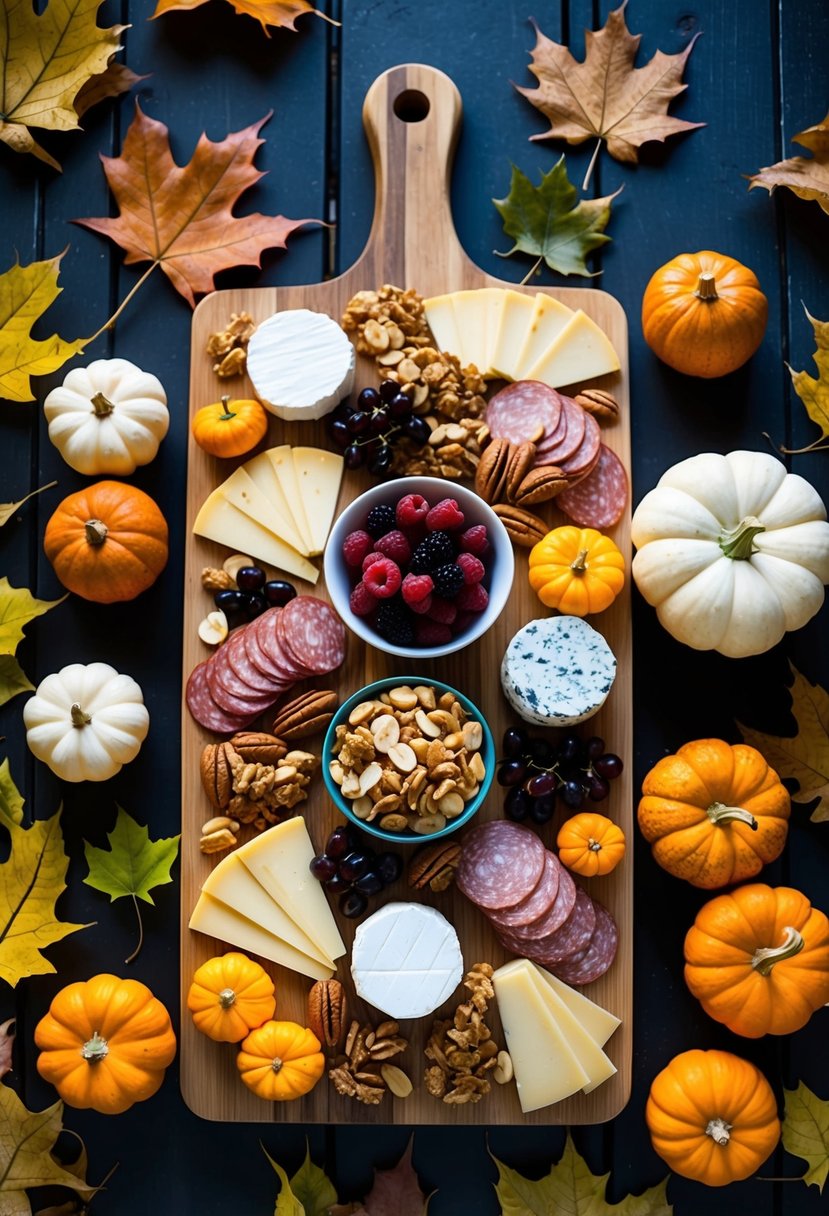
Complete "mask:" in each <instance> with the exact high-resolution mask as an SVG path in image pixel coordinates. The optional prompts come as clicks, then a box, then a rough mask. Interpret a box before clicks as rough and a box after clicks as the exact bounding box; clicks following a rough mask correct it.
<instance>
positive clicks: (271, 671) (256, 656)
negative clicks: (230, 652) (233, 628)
mask: <svg viewBox="0 0 829 1216" xmlns="http://www.w3.org/2000/svg"><path fill="white" fill-rule="evenodd" d="M252 626H253V622H251V625H249V626H248V627H247V628H246V629H245V631H244V638H245V653H246V654H247V656H248V659H249V660H250V662H251V663H252V664H253V666H254V667H255V668H256V669H257V671H259V672H261V673H262V678H263V679H267V680H271V681H272V682H273V684H275V685H276V684H278V685H279V686H280V688H282V689H285V688H287V687H288V686H289V682H288V681H287V679H286V678H285V677H283V676H282V675H280V673H279V672H277V671H276V669H275V667H274V666H273V664H272V663H271V661H270V659H269V658H268V656H267V655H266V654H265V652H264V650H263V649H262V647H261V646H260V644H259V638H258V636H257V633H256V630H255V629H254V628H253V627H252Z"/></svg>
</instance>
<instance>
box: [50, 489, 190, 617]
mask: <svg viewBox="0 0 829 1216" xmlns="http://www.w3.org/2000/svg"><path fill="white" fill-rule="evenodd" d="M43 549H44V552H45V553H46V556H47V557H48V559H49V561H50V562H51V563H52V565H53V566H54V569H55V574H56V575H57V576H58V578H59V579H60V581H61V582H62V583H63V585H64V587H66V588H67V589H68V590H69V591H74V593H75V595H80V596H81V597H82V598H83V599H85V600H93V601H94V602H95V603H98V604H114V603H116V602H118V601H120V600H133V599H135V597H136V596H137V595H140V594H141V592H142V591H146V590H147V588H148V587H151V586H152V585H153V583H154V582H155V580H156V579H157V578H158V576H159V574H160V573H161V571H162V570H163V569H164V567H165V566H166V565H167V557H168V552H169V550H168V532H167V521H166V520H165V518H164V516H163V515H162V514H161V511H160V510H159V509H158V507H157V506H156V504H155V503H154V502H153V500H152V499H151V498H150V496H149V494H145V493H144V491H143V490H139V489H137V488H136V487H135V486H130V485H126V484H125V483H124V482H121V481H98V482H96V483H95V485H92V486H87V488H86V489H85V490H79V491H78V492H77V493H76V494H70V495H69V496H68V498H64V500H63V502H62V503H61V504H60V506H59V507H58V509H57V510H56V511H55V513H54V515H53V516H52V518H51V519H50V520H49V522H48V524H47V525H46V532H45V534H44V537H43Z"/></svg>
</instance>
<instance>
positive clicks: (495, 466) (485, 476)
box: [475, 439, 511, 503]
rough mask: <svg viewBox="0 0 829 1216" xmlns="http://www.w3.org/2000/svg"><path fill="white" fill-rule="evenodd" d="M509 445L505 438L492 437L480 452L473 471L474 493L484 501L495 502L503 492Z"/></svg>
mask: <svg viewBox="0 0 829 1216" xmlns="http://www.w3.org/2000/svg"><path fill="white" fill-rule="evenodd" d="M510 447H511V445H510V444H509V443H507V441H506V439H493V440H492V442H491V443H489V444H488V445H487V446H486V447H485V448H484V450H483V453H482V454H481V459H480V460H479V461H478V468H477V469H476V471H475V493H476V494H478V495H479V497H481V498H482V499H483V500H484V502H489V503H492V502H497V501H498V499H499V498H501V496H502V494H503V489H504V484H505V482H506V476H507V465H508V463H509V455H510Z"/></svg>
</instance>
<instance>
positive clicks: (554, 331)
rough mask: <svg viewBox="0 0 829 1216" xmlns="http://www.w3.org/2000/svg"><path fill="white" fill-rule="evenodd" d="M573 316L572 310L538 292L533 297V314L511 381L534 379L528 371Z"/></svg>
mask: <svg viewBox="0 0 829 1216" xmlns="http://www.w3.org/2000/svg"><path fill="white" fill-rule="evenodd" d="M573 316H574V313H573V310H572V308H568V307H567V305H566V304H562V303H561V302H560V301H559V300H554V299H553V297H552V296H545V295H542V294H541V293H540V292H539V294H538V295H537V296H536V297H535V304H534V306H533V314H532V316H531V317H530V323H529V325H528V326H527V332H526V334H525V335H524V341H523V343H522V344H521V349H520V350H519V351H518V355H517V356H516V360H515V364H514V366H513V370H512V379H513V380H534V379H536V377H535V376H531V375H530V374H529V369H530V368H531V367H532V365H533V364H534V363H536V362H537V361H538V359H539V358H540V357H541V356H542V355H543V354H544V352H545V351H546V350H547V349H548V347H549V346H550V344H551V343H552V342H554V341H555V340H556V338H557V337H558V336H559V334H560V333H561V332H562V330H564V329H565V328H566V326H567V325H568V324H569V322H570V321H572V319H573Z"/></svg>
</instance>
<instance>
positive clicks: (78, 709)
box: [69, 701, 92, 729]
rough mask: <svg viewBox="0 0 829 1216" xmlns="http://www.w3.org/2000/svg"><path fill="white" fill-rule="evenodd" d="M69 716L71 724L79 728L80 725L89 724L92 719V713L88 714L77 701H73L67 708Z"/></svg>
mask: <svg viewBox="0 0 829 1216" xmlns="http://www.w3.org/2000/svg"><path fill="white" fill-rule="evenodd" d="M69 717H70V718H71V719H72V725H73V726H77V727H78V728H79V729H80V727H82V726H89V723H90V722H91V721H92V715H91V714H88V713H87V712H86V710H85V709H84V708H83V706H82V705H80V704H79V702H77V701H76V702H75V703H74V705H72V706H71V708H70V710H69Z"/></svg>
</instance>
